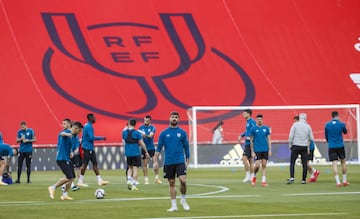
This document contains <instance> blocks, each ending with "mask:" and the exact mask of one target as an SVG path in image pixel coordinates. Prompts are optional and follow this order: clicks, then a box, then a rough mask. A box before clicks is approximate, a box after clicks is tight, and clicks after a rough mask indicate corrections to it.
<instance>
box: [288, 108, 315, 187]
mask: <svg viewBox="0 0 360 219" xmlns="http://www.w3.org/2000/svg"><path fill="white" fill-rule="evenodd" d="M306 117H307V115H306V113H300V114H299V119H300V120H299V122H295V123H294V124H293V125H292V126H291V129H290V134H289V147H290V150H291V156H290V178H289V179H288V181H287V184H291V183H293V182H294V181H295V177H294V175H295V161H296V159H297V157H298V156H299V154H300V155H301V163H302V166H303V174H302V180H301V183H302V184H305V183H306V174H307V159H308V154H309V153H310V148H309V145H310V141H314V135H313V132H312V129H311V126H310V125H309V124H308V123H307V122H306Z"/></svg>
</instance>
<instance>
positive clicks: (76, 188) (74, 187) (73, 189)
mask: <svg viewBox="0 0 360 219" xmlns="http://www.w3.org/2000/svg"><path fill="white" fill-rule="evenodd" d="M79 189H80V187H77V186H73V187H72V188H71V190H72V191H74V192H75V191H77V190H79Z"/></svg>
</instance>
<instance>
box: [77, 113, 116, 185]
mask: <svg viewBox="0 0 360 219" xmlns="http://www.w3.org/2000/svg"><path fill="white" fill-rule="evenodd" d="M86 118H87V120H88V122H87V123H86V124H85V125H84V131H83V135H82V149H83V152H84V160H83V164H82V166H81V168H80V177H79V181H78V183H77V185H78V186H83V187H88V185H87V184H85V183H84V175H85V171H86V168H87V166H88V164H89V161H91V163H92V165H93V170H94V173H95V175H96V179H97V181H98V185H99V186H101V185H107V184H108V183H109V181H104V180H102V178H101V176H100V172H99V168H98V164H97V160H96V154H95V150H94V141H95V140H106V138H105V137H104V136H95V135H94V128H93V124H94V123H95V122H96V118H95V116H94V114H92V113H89V114H87V116H86Z"/></svg>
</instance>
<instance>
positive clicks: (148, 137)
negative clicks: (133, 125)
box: [139, 115, 162, 184]
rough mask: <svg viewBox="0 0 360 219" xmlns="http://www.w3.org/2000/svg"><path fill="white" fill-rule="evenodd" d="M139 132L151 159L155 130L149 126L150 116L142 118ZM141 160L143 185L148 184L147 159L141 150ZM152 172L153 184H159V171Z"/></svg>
mask: <svg viewBox="0 0 360 219" xmlns="http://www.w3.org/2000/svg"><path fill="white" fill-rule="evenodd" d="M139 130H140V131H141V133H142V135H143V141H144V143H145V146H146V149H147V151H148V153H149V158H150V159H152V158H153V157H154V155H155V144H154V135H155V132H156V128H155V126H153V125H152V124H151V116H149V115H147V116H145V117H144V124H143V125H142V126H140V128H139ZM141 158H142V160H143V172H144V178H145V179H144V180H145V184H149V177H148V161H149V158H146V156H145V151H144V150H143V149H142V150H141ZM154 172H155V180H154V182H155V183H158V184H161V183H162V182H161V180H160V179H159V169H154Z"/></svg>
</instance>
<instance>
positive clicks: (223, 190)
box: [188, 184, 230, 196]
mask: <svg viewBox="0 0 360 219" xmlns="http://www.w3.org/2000/svg"><path fill="white" fill-rule="evenodd" d="M188 185H192V186H202V187H212V188H219V189H220V190H218V191H215V192H206V193H200V194H193V195H188V196H201V195H213V194H217V193H222V192H226V191H229V190H230V189H229V188H228V187H225V186H214V185H206V184H188Z"/></svg>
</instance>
